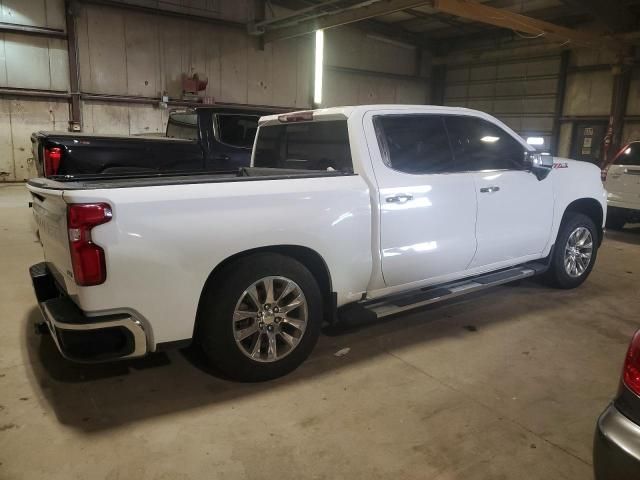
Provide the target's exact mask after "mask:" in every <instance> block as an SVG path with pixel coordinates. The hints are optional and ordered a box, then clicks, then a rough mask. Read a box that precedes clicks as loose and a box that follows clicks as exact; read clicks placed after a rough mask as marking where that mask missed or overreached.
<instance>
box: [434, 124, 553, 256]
mask: <svg viewBox="0 0 640 480" xmlns="http://www.w3.org/2000/svg"><path fill="white" fill-rule="evenodd" d="M445 123H446V126H447V131H448V133H449V137H450V139H451V144H452V147H453V154H454V157H455V161H456V167H457V168H458V169H459V171H461V172H470V173H472V174H473V175H472V178H473V181H474V188H475V193H476V196H477V201H478V218H477V222H476V238H477V242H478V247H477V251H476V254H475V256H474V258H473V261H472V263H471V265H470V268H476V267H483V266H490V265H491V266H493V267H494V268H499V267H500V266H506V265H507V264H515V263H518V262H520V261H526V260H529V259H531V258H535V257H537V256H539V255H540V253H541V252H542V251H543V250H544V248H545V247H546V245H547V242H548V241H549V236H550V234H551V224H552V221H553V185H552V181H551V179H550V178H548V177H547V178H545V179H543V180H539V179H538V178H537V177H536V176H535V175H534V174H533V173H532V172H531V171H530V166H529V165H528V162H527V161H526V152H527V148H526V147H525V146H524V145H523V144H522V143H521V142H520V141H518V140H517V139H516V138H515V137H514V136H512V135H511V134H510V133H509V132H507V131H506V130H504V129H503V128H501V127H500V126H498V125H496V124H494V123H492V122H489V121H487V120H484V119H482V118H479V117H473V116H457V115H455V116H454V115H449V116H446V117H445Z"/></svg>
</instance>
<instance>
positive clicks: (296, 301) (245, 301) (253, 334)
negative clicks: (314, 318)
mask: <svg viewBox="0 0 640 480" xmlns="http://www.w3.org/2000/svg"><path fill="white" fill-rule="evenodd" d="M307 318H308V306H307V300H306V298H305V296H304V293H303V292H302V289H301V288H300V286H299V285H298V284H297V283H296V282H294V281H293V280H290V279H288V278H286V277H275V276H274V277H264V278H261V279H260V280H258V281H256V282H254V283H253V284H252V285H251V286H249V288H247V289H246V290H245V291H244V292H243V293H242V295H241V296H240V299H239V300H238V303H236V308H235V310H234V312H233V335H234V337H235V339H236V343H237V344H238V347H239V348H240V351H241V352H242V353H244V354H245V355H246V356H247V357H249V358H251V359H252V360H255V361H257V362H275V361H278V360H280V359H282V358H284V357H286V356H287V355H289V354H290V353H291V352H292V351H293V350H294V349H295V348H296V347H297V346H298V344H299V343H300V340H302V337H303V335H304V332H305V330H306V328H307Z"/></svg>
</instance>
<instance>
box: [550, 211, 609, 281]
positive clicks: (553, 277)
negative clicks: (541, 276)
mask: <svg viewBox="0 0 640 480" xmlns="http://www.w3.org/2000/svg"><path fill="white" fill-rule="evenodd" d="M579 227H584V228H586V229H588V230H589V232H590V233H591V238H592V242H593V248H592V253H591V260H590V262H589V265H588V266H587V268H586V269H585V270H584V272H583V273H582V274H581V275H580V276H577V277H573V276H571V275H569V273H567V271H566V269H565V266H564V255H565V248H566V245H567V241H568V240H569V236H570V235H571V233H572V232H574V231H575V230H576V229H577V228H579ZM599 243H600V240H599V235H598V229H597V228H596V225H595V223H593V220H591V218H589V217H587V216H586V215H584V214H582V213H578V212H567V213H565V216H564V218H563V220H562V224H561V225H560V230H559V232H558V237H557V238H556V243H555V246H554V249H553V254H552V257H551V263H550V265H549V270H548V271H547V274H546V277H545V280H546V281H547V283H548V284H550V285H551V286H553V287H555V288H563V289H569V288H576V287H578V286H579V285H581V284H582V283H583V282H584V281H585V280H586V279H587V277H588V276H589V274H590V273H591V270H592V269H593V265H594V264H595V262H596V257H597V255H598V245H599Z"/></svg>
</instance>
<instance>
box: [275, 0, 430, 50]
mask: <svg viewBox="0 0 640 480" xmlns="http://www.w3.org/2000/svg"><path fill="white" fill-rule="evenodd" d="M431 3H432V1H428V0H381V1H378V2H376V3H368V4H365V5H363V6H359V7H354V8H348V9H344V10H342V11H340V12H339V13H334V14H332V13H330V12H328V13H327V14H326V15H323V16H320V17H316V18H312V19H309V20H303V21H300V22H299V23H297V24H296V25H292V26H288V27H282V28H272V29H267V31H266V32H265V34H264V41H265V42H274V41H276V40H283V39H286V38H293V37H299V36H302V35H306V34H308V33H312V32H314V31H316V30H325V29H328V28H334V27H339V26H342V25H348V24H350V23H356V22H360V21H363V20H367V19H371V18H374V17H379V16H382V15H388V14H390V13H394V12H398V11H400V10H405V9H407V8H413V7H418V6H421V5H428V4H431Z"/></svg>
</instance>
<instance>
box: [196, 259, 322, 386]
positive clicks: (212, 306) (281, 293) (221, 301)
mask: <svg viewBox="0 0 640 480" xmlns="http://www.w3.org/2000/svg"><path fill="white" fill-rule="evenodd" d="M203 295H204V297H203V302H202V304H201V307H200V311H199V314H198V327H199V331H198V337H199V340H200V344H201V345H202V348H203V350H204V352H205V354H206V356H207V357H208V359H209V360H210V361H211V363H212V364H213V365H214V366H216V367H217V368H219V369H220V370H221V371H222V372H223V373H224V374H226V375H227V376H229V377H231V378H233V379H236V380H241V381H262V380H269V379H272V378H276V377H280V376H282V375H285V374H287V373H289V372H290V371H292V370H293V369H295V368H296V367H297V366H298V365H300V364H301V363H302V362H303V361H304V360H305V359H306V358H307V357H308V356H309V354H310V353H311V350H312V349H313V347H314V345H315V344H316V342H317V340H318V336H319V334H320V327H321V324H322V318H323V315H322V298H321V295H320V289H319V288H318V284H317V282H316V281H315V279H314V277H313V275H312V274H311V272H309V270H308V269H307V268H306V267H305V266H304V265H302V264H301V263H300V262H298V261H296V260H294V259H292V258H290V257H286V256H284V255H280V254H276V253H262V254H256V255H251V256H249V257H245V258H243V259H241V260H239V261H237V262H234V263H233V264H232V265H229V266H227V267H226V268H225V269H224V270H223V271H222V272H220V275H217V276H216V279H214V280H213V281H212V282H210V283H209V284H208V285H207V287H206V288H205V292H204V294H203Z"/></svg>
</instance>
